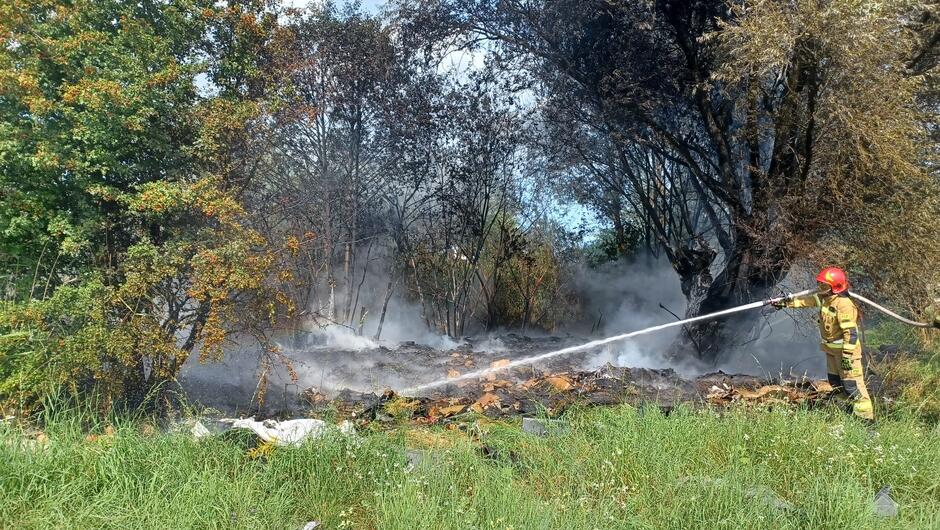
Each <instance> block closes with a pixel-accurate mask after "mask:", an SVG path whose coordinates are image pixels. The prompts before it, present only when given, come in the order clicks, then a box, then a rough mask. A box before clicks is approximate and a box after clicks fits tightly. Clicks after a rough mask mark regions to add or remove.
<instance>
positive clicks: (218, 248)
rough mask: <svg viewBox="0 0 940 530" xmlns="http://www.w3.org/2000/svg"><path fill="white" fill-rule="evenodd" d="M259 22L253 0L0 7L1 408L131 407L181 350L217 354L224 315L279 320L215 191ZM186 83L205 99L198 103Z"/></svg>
mask: <svg viewBox="0 0 940 530" xmlns="http://www.w3.org/2000/svg"><path fill="white" fill-rule="evenodd" d="M275 20H276V17H275V16H274V14H273V13H272V12H269V11H267V10H266V4H264V3H262V2H258V3H247V4H240V5H238V6H235V7H217V6H215V3H214V2H211V1H208V0H185V1H182V2H171V3H164V2H158V3H153V2H140V3H134V2H123V1H117V0H106V1H101V2H99V1H89V0H79V1H75V2H64V1H47V0H29V1H26V2H14V3H4V4H3V5H2V6H0V137H2V140H0V268H2V271H3V272H4V273H5V275H6V277H7V279H8V281H7V292H6V293H5V300H6V301H5V302H4V305H3V307H2V308H0V321H2V322H3V333H4V334H5V336H6V338H5V339H4V340H3V341H2V342H0V359H3V368H2V371H0V400H2V401H3V402H4V404H5V405H6V406H8V407H9V406H17V407H19V408H21V409H23V410H29V409H32V408H35V406H36V405H37V404H38V403H41V402H42V400H43V398H44V397H45V396H46V395H47V394H48V392H49V391H50V389H53V388H58V387H59V386H60V385H65V386H70V387H72V389H73V390H86V389H87V388H90V387H91V386H99V387H101V390H102V391H103V392H104V395H105V396H106V397H107V398H108V399H106V400H105V401H106V402H110V400H111V399H112V398H113V399H115V400H118V399H120V400H126V401H128V403H129V404H131V405H134V404H139V403H140V401H141V399H142V397H143V396H144V395H146V394H148V393H149V391H150V390H151V389H153V388H156V387H159V386H160V385H161V384H162V383H163V382H165V381H166V380H168V379H172V378H174V377H175V376H176V374H177V373H178V371H179V368H180V367H181V366H182V363H183V362H185V360H186V358H187V357H188V355H189V354H190V353H191V352H192V351H193V350H194V349H195V348H196V347H197V346H199V347H201V355H202V356H203V357H204V358H205V359H218V358H219V357H221V347H222V344H223V342H224V340H225V337H226V335H227V333H228V332H229V331H231V330H233V329H238V326H239V323H240V322H242V321H241V320H240V318H239V317H241V316H244V317H245V318H246V319H248V318H253V319H256V321H257V320H260V321H263V320H265V319H267V320H270V319H271V318H274V317H276V316H277V314H278V312H279V311H280V310H281V307H285V306H286V305H287V300H286V299H284V298H283V297H279V296H278V293H276V292H273V291H271V290H270V289H268V288H269V287H271V285H268V284H266V283H265V282H266V279H267V277H268V273H269V271H270V268H271V266H272V265H273V264H274V261H275V258H274V256H273V255H272V254H270V253H269V252H267V249H266V241H265V240H264V239H263V238H262V237H261V236H260V235H259V234H258V233H256V232H255V231H253V230H251V229H250V228H248V227H247V226H246V225H247V223H246V221H245V214H244V211H243V210H242V208H241V205H240V204H239V203H238V202H237V201H236V200H235V199H234V196H233V195H232V193H231V192H229V191H228V189H229V188H230V184H229V181H228V179H233V178H235V177H236V176H237V175H234V174H233V170H232V167H233V166H235V165H236V164H235V163H234V160H233V157H232V156H231V153H230V151H231V150H235V149H238V148H240V147H244V145H243V144H239V143H237V140H238V139H239V133H240V131H243V130H244V129H245V124H246V122H248V121H249V120H251V119H253V118H255V117H257V115H258V113H259V112H260V110H259V104H258V102H257V101H256V100H257V98H258V97H259V92H258V90H254V91H252V93H251V94H250V97H249V95H248V94H247V93H246V90H245V89H244V88H245V87H244V86H242V85H240V84H239V83H236V82H235V81H234V78H237V79H238V80H240V81H239V82H240V83H242V84H246V83H248V84H250V83H251V82H252V80H253V79H255V78H256V74H255V73H254V69H253V68H254V67H253V66H252V65H251V64H249V62H250V61H249V60H248V58H250V57H255V60H256V61H261V60H262V58H261V57H260V56H261V55H262V54H259V53H258V52H259V49H260V47H263V45H265V44H266V42H267V38H268V35H269V32H270V30H271V28H272V24H273V23H274V21H275ZM225 35H229V36H230V37H231V38H224V36H225ZM207 37H209V39H208V40H209V41H211V43H212V45H211V46H209V45H208V44H206V39H207ZM207 47H210V48H211V49H212V51H213V53H214V55H210V56H207V55H204V52H205V51H206V50H207ZM255 66H257V65H255ZM200 73H204V74H208V77H207V79H208V80H209V82H216V83H217V85H216V86H217V87H218V88H219V92H220V94H219V95H218V96H215V97H213V98H210V99H208V100H207V99H204V98H203V97H202V96H201V95H200V94H199V92H198V90H197V86H196V78H197V75H199V74H200ZM261 291H264V293H265V294H264V295H263V296H262V295H259V294H258V293H260V292H261ZM236 295H241V300H240V302H239V303H240V304H241V305H240V307H239V308H237V309H236V307H235V306H234V299H235V297H236ZM259 315H260V316H259ZM92 382H94V383H95V385H92V384H91V383H92Z"/></svg>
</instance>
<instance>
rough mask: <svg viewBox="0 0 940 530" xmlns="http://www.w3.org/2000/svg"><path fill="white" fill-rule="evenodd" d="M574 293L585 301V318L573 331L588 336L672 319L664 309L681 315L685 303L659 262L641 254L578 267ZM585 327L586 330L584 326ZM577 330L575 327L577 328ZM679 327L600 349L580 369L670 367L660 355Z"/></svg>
mask: <svg viewBox="0 0 940 530" xmlns="http://www.w3.org/2000/svg"><path fill="white" fill-rule="evenodd" d="M577 278H578V279H577V284H576V289H577V292H578V293H580V294H581V295H582V297H583V300H584V301H585V306H584V309H585V316H586V319H587V320H589V321H590V322H587V321H585V322H582V323H580V325H579V326H577V327H576V330H577V331H579V332H581V333H584V332H588V333H590V332H591V330H592V328H593V333H591V335H593V336H611V335H619V334H622V333H626V332H630V331H636V330H639V329H643V328H648V327H650V326H656V325H659V324H664V323H667V322H669V321H671V320H677V318H676V317H675V316H673V315H672V314H670V311H671V312H673V313H675V314H676V315H679V316H680V318H681V315H683V314H684V313H685V308H686V301H685V296H684V295H683V294H682V288H681V286H680V284H679V279H678V277H677V276H676V274H675V271H674V270H673V269H672V267H671V265H670V264H669V262H668V261H666V260H665V259H662V258H660V259H656V258H653V257H650V256H641V257H640V258H638V259H636V260H632V261H629V262H627V261H617V262H612V263H607V264H604V265H602V266H600V267H597V268H594V269H589V268H583V269H582V270H581V271H580V273H579V274H578V277H577ZM588 326H590V327H588ZM577 328H580V329H577ZM679 331H680V328H675V329H668V330H664V331H661V332H659V333H655V334H651V335H644V336H640V337H635V338H633V339H629V340H626V341H623V342H620V343H617V344H612V345H610V346H608V347H607V348H606V349H605V351H604V352H603V353H601V354H599V355H597V356H595V357H593V358H588V359H586V360H585V365H584V368H586V369H591V368H596V367H598V366H601V365H603V364H605V363H608V362H609V363H611V364H615V365H618V366H629V367H633V368H666V367H672V368H676V369H677V371H680V372H688V371H689V370H688V369H687V367H686V366H675V365H674V364H671V363H670V362H669V361H667V360H666V357H665V354H666V351H667V350H668V348H669V346H670V344H672V342H673V341H674V340H675V339H676V337H677V336H678V333H679Z"/></svg>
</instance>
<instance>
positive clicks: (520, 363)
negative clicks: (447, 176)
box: [402, 289, 940, 395]
mask: <svg viewBox="0 0 940 530" xmlns="http://www.w3.org/2000/svg"><path fill="white" fill-rule="evenodd" d="M817 292H818V291H817V290H816V289H807V290H805V291H800V292H798V293H793V294H789V295H787V296H780V297H777V298H771V299H769V300H761V301H759V302H751V303H749V304H744V305H740V306H737V307H732V308H731V309H725V310H723V311H718V312H716V313H709V314H707V315H700V316H697V317H692V318H687V319H685V320H677V321H675V322H670V323H668V324H661V325H659V326H652V327H649V328H645V329H640V330H637V331H631V332H630V333H624V334H622V335H614V336H613V337H607V338H605V339H598V340H594V341H591V342H587V343H584V344H579V345H577V346H570V347H568V348H562V349H560V350H555V351H550V352H548V353H542V354H539V355H533V356H531V357H525V358H523V359H517V360H515V361H511V362H509V363H507V364H505V365H502V366H497V367H491V368H484V369H482V370H476V371H473V372H468V373H466V374H463V375H460V376H457V377H451V378H445V379H440V380H438V381H432V382H430V383H426V384H423V385H418V386H414V387H411V388H406V389H404V390H402V393H403V394H409V395H413V394H415V393H417V392H421V391H423V390H428V389H430V388H437V387H440V386H445V385H450V384H453V383H456V382H458V381H464V380H467V379H476V378H478V377H483V376H486V375H489V374H492V373H496V372H498V371H500V370H509V369H511V368H515V367H516V366H523V365H527V364H532V363H537V362H539V361H543V360H545V359H549V358H552V357H557V356H559V355H567V354H569V353H575V352H579V351H584V350H590V349H592V348H596V347H598V346H603V345H604V344H610V343H611V342H617V341H621V340H626V339H629V338H632V337H636V336H639V335H645V334H647V333H653V332H656V331H660V330H664V329H667V328H672V327H676V326H684V325H686V324H691V323H693V322H702V321H705V320H713V319H716V318H719V317H723V316H725V315H730V314H732V313H740V312H741V311H748V310H751V309H757V308H760V307H764V306H766V305H769V304H773V303H776V302H781V301H783V300H787V299H790V298H796V297H800V296H806V295H809V294H815V293H817ZM849 296H851V297H852V298H855V299H856V300H859V301H860V302H864V303H866V304H868V305H870V306H871V307H873V308H875V309H877V310H878V311H881V312H882V313H884V314H886V315H888V316H890V317H891V318H894V319H896V320H898V321H900V322H903V323H905V324H908V325H910V326H916V327H919V328H929V327H940V325H938V324H937V322H935V323H933V324H929V323H923V322H916V321H914V320H909V319H907V318H904V317H902V316H901V315H898V314H897V313H894V312H892V311H891V310H889V309H887V308H885V307H882V306H880V305H878V304H876V303H875V302H873V301H871V300H869V299H868V298H865V297H864V296H862V295H860V294H856V293H853V292H849Z"/></svg>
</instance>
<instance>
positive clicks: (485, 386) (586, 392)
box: [183, 334, 830, 423]
mask: <svg viewBox="0 0 940 530" xmlns="http://www.w3.org/2000/svg"><path fill="white" fill-rule="evenodd" d="M583 342H585V340H584V339H582V338H579V337H564V338H562V337H543V338H528V337H521V336H519V335H514V334H508V335H504V336H502V337H500V338H499V339H498V340H493V339H486V340H477V341H474V340H469V339H468V340H466V341H465V342H464V343H463V344H460V345H458V346H456V347H453V348H450V349H435V348H432V347H430V346H424V345H420V344H416V343H413V342H405V343H402V344H400V345H398V346H397V347H395V348H386V347H377V348H369V349H363V350H345V349H336V348H329V347H318V348H310V349H299V350H294V351H289V352H286V353H287V354H288V355H289V357H290V358H291V359H293V360H294V362H293V364H294V368H295V370H296V371H297V372H298V374H299V375H300V380H299V381H288V382H287V383H285V384H284V385H283V391H282V390H281V388H280V387H279V386H278V385H277V384H273V385H271V388H270V389H269V390H268V393H267V396H268V397H267V398H266V403H265V405H264V406H263V407H261V408H258V407H257V406H256V405H252V404H251V403H250V401H251V400H250V396H249V397H248V398H247V401H246V397H245V395H244V394H245V391H244V389H236V385H235V384H234V383H232V382H231V381H229V380H226V379H225V378H215V379H214V380H213V381H207V380H202V381H198V380H191V381H189V382H186V381H184V382H183V386H184V388H186V387H187V386H189V388H186V390H187V393H188V396H189V398H190V399H191V400H193V401H195V402H197V403H200V404H203V405H208V406H212V407H213V408H217V409H219V410H221V411H222V412H223V413H225V414H231V415H234V414H254V415H260V416H267V417H271V416H277V417H289V416H298V415H310V414H313V415H314V416H317V415H333V416H338V417H339V418H343V419H355V420H358V421H359V422H360V423H363V422H369V421H375V420H389V419H391V418H393V417H395V418H399V419H402V418H407V419H412V420H415V421H418V422H422V423H436V422H439V421H442V420H445V419H447V418H451V417H454V416H462V415H465V414H472V413H477V414H482V415H486V416H489V417H503V416H508V415H526V416H528V415H536V414H548V415H555V414H558V413H560V412H562V411H564V410H565V409H566V408H568V407H570V406H572V405H575V404H580V405H587V406H591V405H613V404H619V403H631V404H640V403H647V404H650V403H651V404H656V405H658V406H660V407H661V408H663V409H664V410H666V411H668V410H670V409H671V408H672V407H674V406H675V405H676V404H678V403H682V402H686V403H706V402H710V403H715V404H725V403H732V402H736V401H759V402H763V403H769V404H774V403H808V404H813V403H815V402H817V401H819V400H822V399H824V398H826V397H827V395H828V391H829V390H830V388H829V387H828V385H827V384H825V383H822V382H818V381H816V382H814V381H810V380H807V379H802V378H800V377H790V378H787V377H784V378H783V379H777V380H769V379H765V378H761V377H757V376H751V375H741V374H726V373H723V372H720V371H718V372H713V373H706V374H704V375H699V376H696V377H688V378H685V377H681V376H680V374H678V373H677V372H676V371H674V370H673V369H670V368H636V367H626V366H616V365H615V364H613V363H616V361H617V357H618V356H617V354H616V351H617V350H616V348H617V346H616V345H615V346H613V348H614V349H608V347H600V348H596V349H593V350H587V351H584V352H578V353H574V354H569V355H563V356H558V357H554V358H551V359H548V360H545V361H541V362H539V363H536V364H532V365H525V366H518V367H514V368H512V369H509V370H500V371H498V372H496V373H492V374H489V375H488V376H486V377H483V378H478V379H467V380H462V381H458V382H454V383H448V384H446V385H443V386H439V387H435V388H432V389H428V390H426V391H424V392H419V393H417V395H408V396H402V395H399V394H398V393H397V392H398V391H400V390H401V389H403V388H408V387H413V386H415V385H418V384H422V383H428V382H431V381H435V380H438V379H443V378H448V377H456V376H459V375H462V374H465V373H468V372H471V371H475V370H479V369H484V368H488V367H491V366H499V365H501V364H505V363H508V362H510V361H512V360H516V359H520V358H524V357H529V356H532V355H538V354H541V353H545V352H549V351H553V350H558V349H561V348H565V347H568V346H573V345H577V344H581V343H583ZM820 355H822V354H821V353H820ZM611 361H612V362H613V363H612V362H611ZM243 372H244V371H243ZM240 376H241V377H242V378H244V377H245V374H244V373H242V374H240ZM241 386H244V384H242V385H241ZM282 392H283V393H282ZM236 396H237V399H236Z"/></svg>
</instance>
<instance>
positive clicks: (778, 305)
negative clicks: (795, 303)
mask: <svg viewBox="0 0 940 530" xmlns="http://www.w3.org/2000/svg"><path fill="white" fill-rule="evenodd" d="M791 299H792V296H790V295H789V294H788V295H786V296H784V297H783V298H780V299H778V300H774V301H772V302H770V305H772V306H774V309H776V310H777V311H780V310H781V309H783V308H785V307H788V306H789V305H790V300H791Z"/></svg>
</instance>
